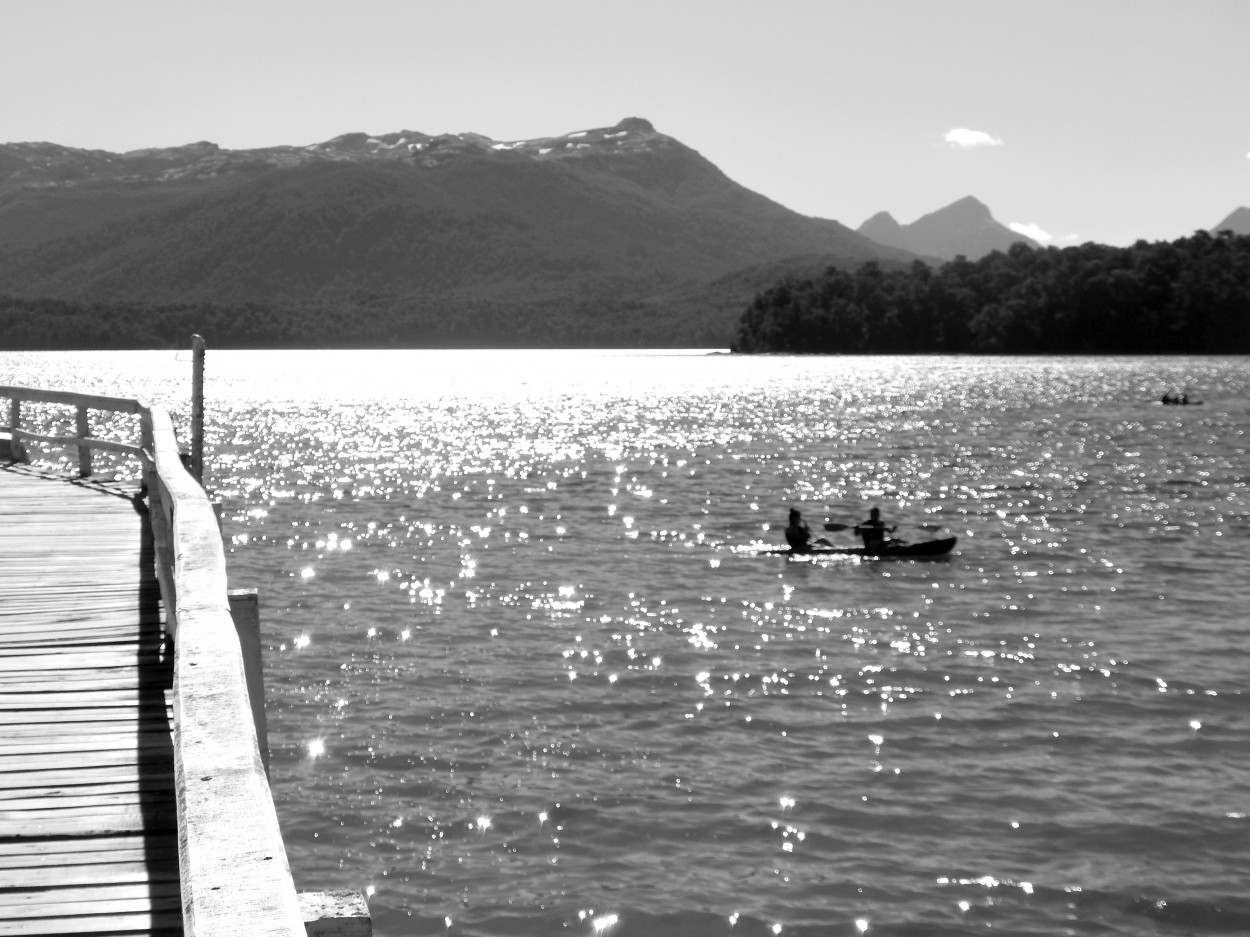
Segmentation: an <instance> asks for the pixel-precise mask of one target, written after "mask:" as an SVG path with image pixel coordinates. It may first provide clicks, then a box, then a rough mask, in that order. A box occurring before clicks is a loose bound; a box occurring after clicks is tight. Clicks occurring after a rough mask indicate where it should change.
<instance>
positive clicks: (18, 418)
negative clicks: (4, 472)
mask: <svg viewBox="0 0 1250 937" xmlns="http://www.w3.org/2000/svg"><path fill="white" fill-rule="evenodd" d="M21 422H22V398H20V397H14V398H12V399H11V400H10V401H9V461H10V462H21V461H22V445H21V443H19V442H18V440H17V430H18V427H19V426H20V425H21Z"/></svg>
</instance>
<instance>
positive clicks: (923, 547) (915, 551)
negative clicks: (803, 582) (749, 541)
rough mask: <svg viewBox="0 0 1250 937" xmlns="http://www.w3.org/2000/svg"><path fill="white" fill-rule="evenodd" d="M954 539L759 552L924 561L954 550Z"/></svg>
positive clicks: (944, 538) (778, 548) (763, 551)
mask: <svg viewBox="0 0 1250 937" xmlns="http://www.w3.org/2000/svg"><path fill="white" fill-rule="evenodd" d="M956 539H957V538H955V537H943V538H941V539H939V540H922V541H920V542H919V543H897V542H894V543H891V542H886V543H884V544H882V545H881V546H880V547H878V548H876V549H873V550H868V549H866V548H864V547H812V548H811V549H809V550H791V549H790V548H789V547H777V548H775V549H768V550H761V551H760V552H761V553H766V554H773V555H781V554H785V555H790V556H830V555H832V556H862V557H865V558H866V559H874V560H905V559H925V558H932V557H935V556H945V555H946V554H947V553H950V551H951V550H953V549H954V548H955V540H956Z"/></svg>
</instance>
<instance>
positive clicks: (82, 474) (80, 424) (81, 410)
mask: <svg viewBox="0 0 1250 937" xmlns="http://www.w3.org/2000/svg"><path fill="white" fill-rule="evenodd" d="M75 423H76V426H75V430H74V435H75V436H77V437H78V439H79V442H80V443H81V441H82V440H85V439H90V438H91V423H90V421H89V420H88V419H87V408H86V407H84V406H83V405H82V404H79V405H78V410H77V415H76V416H75ZM90 475H91V447H90V446H83V445H79V447H78V477H79V478H88V477H90Z"/></svg>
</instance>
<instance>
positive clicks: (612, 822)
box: [0, 350, 1250, 937]
mask: <svg viewBox="0 0 1250 937" xmlns="http://www.w3.org/2000/svg"><path fill="white" fill-rule="evenodd" d="M186 357H187V356H186V355H183V356H181V359H185V358H186ZM1246 365H1247V360H1246V359H1245V358H1233V359H1216V358H1178V359H1162V358H1154V359H1151V358H1123V359H1113V360H1110V361H1107V360H1093V359H1082V358H1025V359H1006V358H992V359H976V358H951V359H946V358H901V359H896V358H820V359H807V358H794V357H760V358H741V357H735V356H725V355H702V354H690V353H680V354H659V355H657V354H654V353H625V352H585V351H580V352H410V351H404V352H398V351H396V352H265V353H261V352H214V351H211V350H210V352H209V384H208V396H209V406H210V440H209V449H210V468H209V477H208V482H209V484H210V486H211V487H212V488H213V489H214V490H215V491H216V492H217V493H218V495H219V496H220V497H221V499H222V500H223V502H224V506H225V511H224V519H225V524H224V527H225V536H226V540H227V549H228V560H229V563H230V567H231V575H232V585H233V586H235V587H256V588H258V589H259V590H260V593H261V603H262V620H263V624H264V627H265V629H266V634H267V639H266V645H267V650H266V653H267V657H266V671H267V691H268V709H269V723H270V725H269V730H270V743H271V747H272V749H273V775H272V777H273V787H274V793H275V798H276V800H277V802H278V807H279V813H280V817H281V820H282V824H283V829H284V831H285V833H286V836H287V840H288V849H289V851H290V857H291V861H292V865H293V868H294V871H295V874H296V880H297V884H299V885H301V887H305V888H314V887H315V888H334V887H341V888H353V887H356V888H363V887H366V886H369V887H372V888H373V889H374V894H373V896H372V898H371V906H372V909H373V914H374V924H375V932H376V933H378V934H382V935H406V934H518V935H522V934H550V933H554V932H560V933H569V934H586V935H593V934H597V933H611V934H613V935H631V937H632V935H650V934H674V935H675V934H683V935H686V934H691V935H701V934H707V935H729V934H732V935H734V937H741V935H755V934H775V933H784V934H848V935H849V934H858V933H864V932H866V933H869V934H881V935H904V934H906V935H916V934H963V933H968V932H971V931H973V930H981V929H986V928H993V930H994V931H999V932H1003V933H1010V934H1013V935H1026V934H1039V935H1042V934H1045V935H1060V934H1070V933H1095V932H1097V933H1101V934H1109V935H1130V934H1133V935H1136V934H1143V933H1150V934H1156V933H1157V934H1186V933H1190V932H1191V931H1192V930H1193V929H1196V928H1200V927H1209V926H1221V927H1225V928H1226V929H1227V928H1229V927H1230V926H1231V927H1232V928H1233V929H1238V928H1240V929H1245V927H1244V925H1245V924H1246V922H1248V921H1250V901H1247V899H1245V898H1243V897H1242V880H1243V878H1244V875H1243V874H1242V873H1243V872H1244V871H1245V869H1246V867H1247V865H1250V845H1248V843H1250V838H1248V837H1247V835H1246V834H1247V827H1246V823H1247V819H1246V815H1247V812H1248V811H1250V801H1248V800H1247V796H1246V795H1245V793H1244V791H1245V787H1246V785H1245V783H1244V782H1245V778H1246V776H1247V775H1246V772H1247V769H1250V754H1247V753H1248V752H1250V744H1248V743H1250V713H1248V712H1247V707H1246V703H1245V695H1244V693H1243V684H1244V673H1245V671H1246V667H1247V664H1248V663H1250V662H1248V661H1247V653H1246V651H1245V649H1244V640H1243V622H1244V620H1245V613H1244V609H1245V608H1246V606H1247V604H1248V603H1250V587H1248V586H1247V585H1246V580H1245V575H1244V570H1245V569H1246V568H1247V561H1248V560H1250V547H1247V534H1248V533H1250V520H1248V517H1250V511H1248V501H1250V498H1248V495H1247V480H1248V479H1247V468H1246V466H1247V464H1248V462H1247V457H1246V448H1247V439H1246V426H1247V415H1248V413H1250V380H1248V379H1247V373H1248V372H1247V369H1246ZM0 366H2V367H3V371H2V372H0V374H2V375H3V376H2V377H0V382H7V383H22V384H33V385H37V386H64V387H72V388H74V389H80V390H90V391H95V392H100V393H115V394H125V395H134V396H147V397H150V398H152V399H154V400H158V401H162V402H166V403H168V404H170V405H173V406H174V407H176V408H181V409H182V410H184V411H185V404H184V403H182V402H181V401H182V400H183V399H184V398H185V394H186V391H185V388H186V385H187V381H188V378H187V375H188V373H189V363H188V362H187V361H186V360H180V357H179V356H175V355H173V354H166V355H158V354H157V353H131V354H129V355H127V354H118V355H114V354H112V353H97V354H91V355H70V354H65V355H44V356H39V355H14V354H3V355H0ZM136 374H139V375H140V376H139V377H136V376H135V375H136ZM1180 387H1187V388H1189V389H1190V392H1191V393H1192V394H1196V395H1198V396H1201V397H1203V398H1204V399H1205V401H1206V403H1205V404H1204V406H1201V407H1163V406H1160V405H1159V404H1158V403H1157V401H1158V399H1159V396H1160V395H1161V393H1162V392H1163V391H1165V390H1168V389H1171V388H1180ZM796 504H797V506H799V507H800V508H801V509H802V510H803V512H804V515H805V516H806V517H807V518H808V520H809V522H811V523H812V524H813V526H814V527H815V526H818V525H819V524H820V523H822V522H824V521H825V520H829V521H834V522H845V523H853V522H855V521H857V520H860V519H862V518H863V517H864V516H865V515H866V513H867V510H868V508H869V507H870V506H872V505H874V504H875V505H879V506H880V507H881V508H882V511H883V513H884V515H885V517H886V519H887V521H888V522H889V523H895V524H898V525H899V533H900V535H902V536H905V537H907V538H909V539H914V540H919V539H925V538H927V537H930V536H935V535H940V534H941V533H950V534H955V535H957V536H958V537H959V543H958V547H957V549H956V553H955V554H954V555H952V556H951V557H949V558H947V559H942V560H937V561H931V562H913V561H901V562H888V561H863V560H860V559H859V558H856V557H817V558H807V559H803V560H789V559H787V558H785V557H779V556H761V555H757V554H756V553H755V551H754V550H753V549H752V545H760V546H763V545H768V546H779V545H780V544H781V542H782V540H781V529H782V527H784V525H785V519H786V511H787V509H788V508H789V507H791V506H793V505H796ZM829 536H830V537H831V539H835V540H837V542H839V543H846V544H850V543H852V542H853V541H852V538H851V535H850V534H849V533H847V532H842V533H834V534H830V535H829ZM1163 900H1166V901H1168V902H1170V905H1168V906H1166V907H1165V906H1160V905H1159V904H1157V902H1159V901H1163ZM1217 906H1218V907H1217Z"/></svg>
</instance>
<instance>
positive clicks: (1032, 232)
mask: <svg viewBox="0 0 1250 937" xmlns="http://www.w3.org/2000/svg"><path fill="white" fill-rule="evenodd" d="M1007 227H1009V228H1010V229H1011V230H1012V231H1014V232H1016V234H1023V235H1024V236H1025V237H1026V238H1032V239H1033V240H1035V241H1037V242H1039V243H1041V244H1045V243H1046V242H1047V241H1051V240H1054V238H1053V237H1052V236H1051V235H1049V234H1047V233H1046V232H1045V231H1043V230H1042V229H1041V228H1039V227H1038V226H1037V225H1035V224H1032V223H1031V222H1030V223H1029V224H1021V223H1020V222H1018V221H1013V222H1011V224H1009V225H1007Z"/></svg>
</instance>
